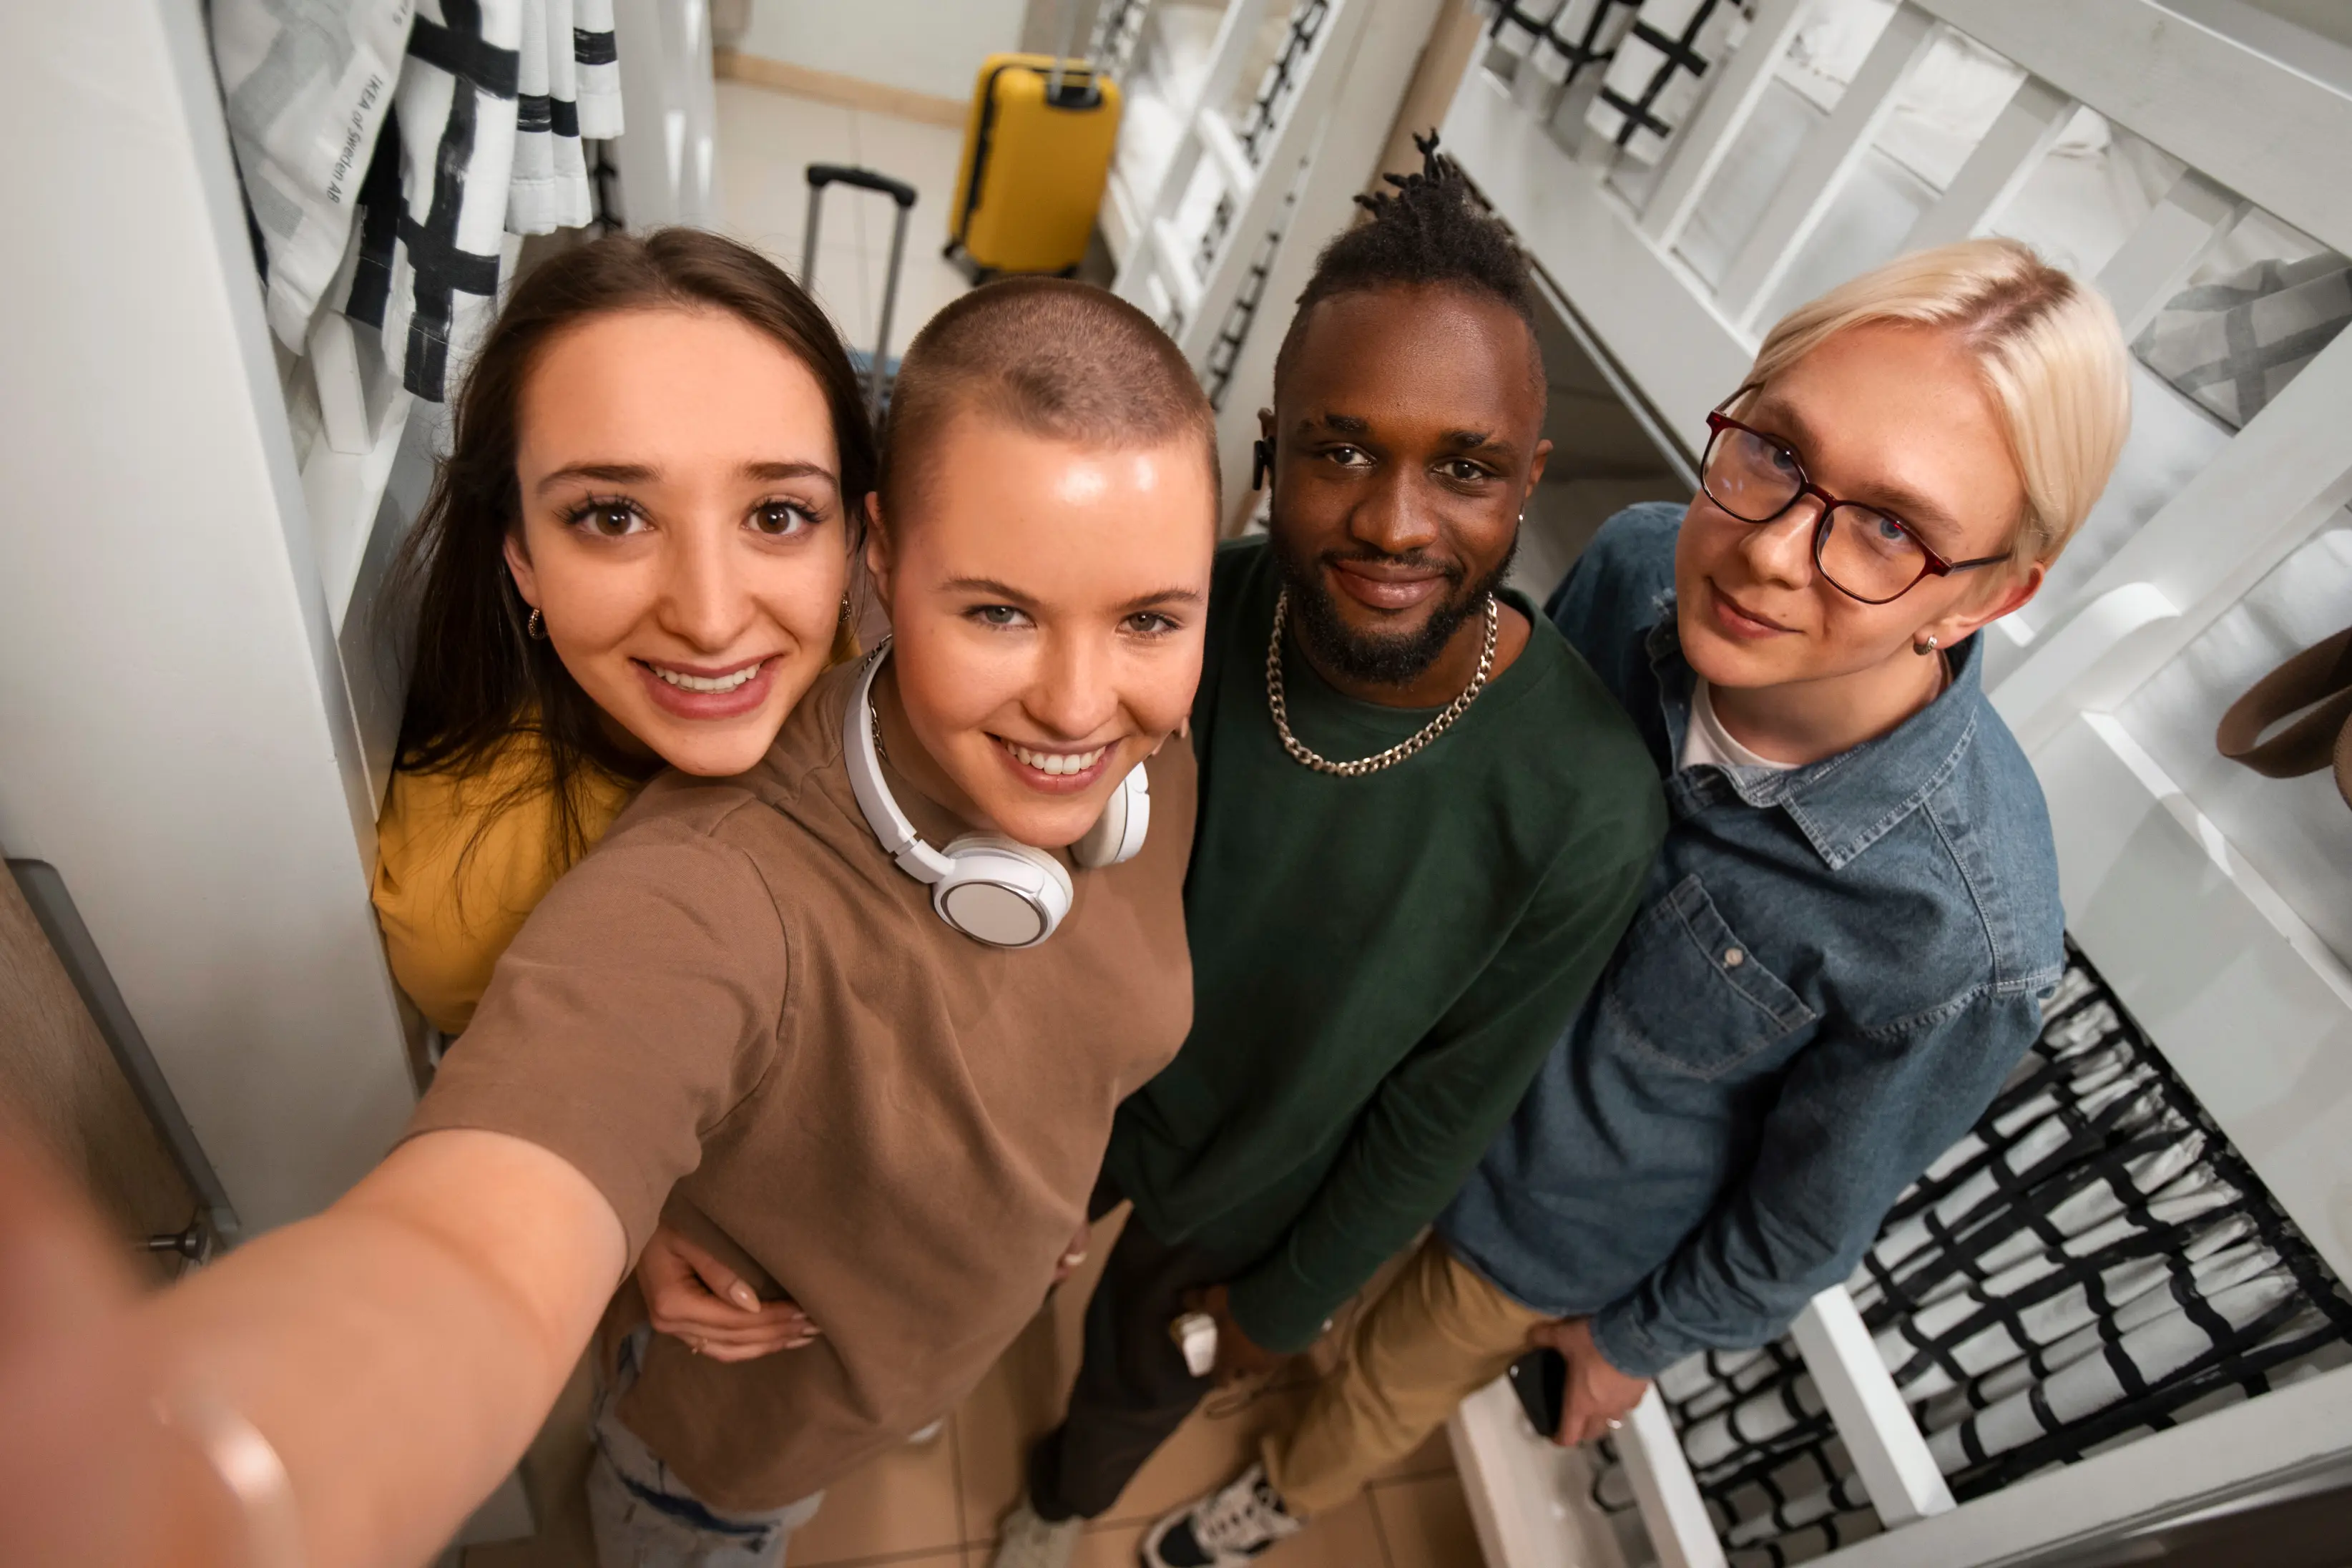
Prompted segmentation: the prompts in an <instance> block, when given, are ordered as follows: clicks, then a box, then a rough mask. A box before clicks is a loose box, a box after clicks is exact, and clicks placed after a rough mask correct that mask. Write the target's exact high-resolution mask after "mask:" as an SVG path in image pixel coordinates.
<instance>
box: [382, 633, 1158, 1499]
mask: <svg viewBox="0 0 2352 1568" xmlns="http://www.w3.org/2000/svg"><path fill="white" fill-rule="evenodd" d="M856 674H857V672H856V668H855V667H845V668H840V669H836V670H834V671H831V672H829V673H828V674H826V675H825V676H824V677H823V678H822V679H820V680H819V682H818V683H817V685H816V687H815V689H814V690H813V691H812V692H811V693H810V695H809V696H808V698H807V699H806V700H803V702H802V703H801V705H800V707H799V708H798V710H795V711H794V713H793V716H792V718H791V719H790V720H789V721H787V722H786V724H785V726H784V730H783V732H782V734H781V735H779V736H778V737H777V741H776V744H775V746H774V747H773V748H772V750H771V751H770V752H769V754H768V756H767V758H766V759H765V760H764V761H763V762H762V763H761V765H760V766H759V767H757V768H755V769H753V770H752V771H751V772H750V773H745V774H743V775H742V776H740V777H739V778H735V779H730V780H725V781H712V780H700V779H692V778H688V777H684V776H682V775H678V774H675V773H672V774H666V775H664V776H663V777H661V778H659V779H657V780H656V781H655V782H654V783H653V784H650V785H648V786H647V787H646V791H645V793H644V794H643V795H640V796H639V797H638V799H637V800H636V801H635V803H634V804H633V805H630V807H629V808H628V809H627V810H626V811H625V812H624V813H623V814H622V816H621V818H620V820H619V821H618V822H617V823H615V824H614V827H613V829H612V831H611V832H610V833H609V834H608V835H607V836H606V837H605V838H604V842H603V843H602V844H601V845H600V846H599V847H597V848H596V849H595V850H594V851H593V852H592V853H591V854H590V855H589V856H588V858H586V859H584V860H583V861H582V862H581V863H580V865H579V866H577V867H575V868H573V869H572V872H571V873H570V874H569V875H567V876H566V877H564V878H563V879H562V880H561V881H560V882H558V883H557V884H556V885H555V888H554V889H553V890H552V891H551V892H550V893H549V894H548V896H547V898H546V899H545V900H544V901H543V902H541V905H540V906H539V908H538V910H536V911H534V912H533V913H532V915H531V917H530V921H528V922H527V923H526V924H525V925H524V926H523V929H522V931H521V934H520V935H519V936H518V937H517V938H516V939H515V942H514V943H513V945H512V946H511V947H510V948H509V949H508V951H507V953H506V956H505V958H504V959H503V960H502V961H501V962H500V963H499V967H498V972H497V974H496V976H495V977H494V978H493V979H492V981H491V983H490V988H489V991H488V994H485V995H484V997H483V998H482V1002H481V1005H480V1007H479V1008H478V1010H477V1011H476V1013H475V1015H474V1019H473V1023H472V1026H471V1027H469V1028H468V1029H467V1031H466V1041H465V1047H464V1048H463V1049H462V1050H457V1051H455V1052H452V1053H451V1054H450V1056H449V1058H448V1059H447V1060H446V1062H445V1063H444V1064H443V1066H442V1068H441V1071H440V1074H439V1076H438V1077H437V1078H436V1080H435V1082H434V1084H433V1087H432V1089H431V1091H430V1092H429V1093H428V1094H427V1095H426V1096H425V1102H424V1103H423V1105H421V1106H420V1107H419V1108H418V1110H417V1112H416V1116H415V1120H414V1121H412V1123H411V1124H410V1131H411V1132H412V1133H415V1132H422V1131H430V1130H435V1129H441V1128H455V1127H472V1128H487V1129H490V1130H493V1131H502V1132H508V1133H511V1134H514V1135H516V1136H519V1137H522V1138H526V1139H529V1140H530V1141H531V1142H535V1143H538V1144H540V1145H541V1146H542V1147H544V1148H546V1149H549V1150H551V1151H552V1152H555V1153H557V1154H560V1155H562V1157H563V1158H564V1159H565V1160H567V1161H569V1162H570V1163H572V1164H573V1165H575V1166H576V1167H578V1168H579V1169H580V1170H581V1171H582V1172H583V1173H584V1174H586V1175H587V1176H588V1178H589V1179H590V1180H591V1181H593V1183H594V1184H596V1186H597V1187H598V1189H599V1190H600V1191H602V1192H603V1193H604V1195H605V1197H606V1198H607V1199H609V1200H610V1201H611V1203H612V1205H613V1207H614V1210H615V1211H616V1212H617V1213H618V1214H619V1215H620V1216H621V1221H622V1224H623V1225H624V1226H625V1227H626V1230H627V1233H628V1244H629V1251H630V1256H631V1257H632V1258H634V1257H635V1255H636V1253H637V1251H638V1249H639V1248H641V1247H643V1246H644V1244H645V1240H646V1235H647V1233H648V1232H649V1231H651V1230H652V1228H653V1226H654V1223H655V1220H656V1216H657V1215H658V1216H660V1217H664V1218H667V1220H669V1222H670V1223H671V1224H672V1225H674V1226H677V1227H678V1228H679V1229H681V1230H683V1231H685V1232H686V1233H687V1234H688V1235H689V1236H692V1237H696V1238H697V1239H698V1240H701V1241H703V1242H705V1243H706V1244H709V1245H712V1246H714V1247H718V1248H719V1251H720V1255H721V1256H722V1257H725V1258H729V1259H730V1261H733V1262H736V1263H738V1264H739V1265H743V1266H746V1268H747V1272H748V1274H749V1276H750V1278H751V1280H752V1282H753V1284H754V1285H755V1286H756V1287H758V1288H759V1289H761V1291H762V1293H763V1294H764V1295H768V1296H773V1295H776V1294H778V1293H779V1292H780V1291H781V1292H789V1293H790V1294H791V1295H792V1296H793V1298H794V1299H795V1300H798V1301H799V1302H800V1303H801V1304H802V1305H803V1307H805V1308H806V1309H807V1310H808V1312H809V1315H810V1316H811V1317H812V1318H813V1319H814V1321H816V1322H817V1323H818V1324H819V1325H820V1326H822V1327H823V1329H824V1337H823V1338H821V1339H819V1340H818V1341H817V1342H815V1343H814V1344H813V1345H811V1346H809V1347H808V1348H806V1349H803V1350H798V1351H786V1352H781V1353H778V1354H775V1355H772V1356H768V1357H765V1358H763V1359H761V1360H759V1361H753V1362H746V1363H735V1364H732V1365H729V1364H722V1363H718V1362H713V1361H708V1360H704V1359H702V1358H700V1357H698V1356H695V1355H693V1354H692V1353H690V1352H688V1350H687V1348H686V1347H685V1346H684V1345H683V1344H681V1343H679V1342H677V1341H676V1340H674V1339H670V1338H667V1336H656V1338H655V1340H654V1342H653V1346H652V1350H651V1353H650V1356H649V1359H648V1361H647V1363H646V1369H645V1373H644V1375H643V1377H642V1378H641V1380H640V1381H639V1382H638V1384H637V1385H636V1387H635V1389H634V1390H633V1391H632V1392H631V1393H630V1394H629V1396H628V1397H627V1398H626V1399H625V1400H624V1401H623V1404H622V1407H621V1417H622V1419H623V1420H624V1421H625V1422H626V1423H627V1425H628V1426H629V1427H630V1429H631V1430H632V1431H634V1432H635V1433H636V1434H637V1435H638V1436H641V1437H643V1438H644V1439H645V1440H646V1444H647V1445H648V1446H649V1447H651V1448H652V1449H653V1450H654V1452H655V1453H656V1454H657V1455H659V1456H660V1457H661V1458H663V1459H664V1460H665V1461H667V1463H668V1464H669V1465H670V1466H671V1467H673V1468H675V1469H676V1470H677V1473H678V1475H679V1477H680V1478H681V1479H683V1480H684V1481H685V1482H686V1484H687V1485H688V1487H689V1488H691V1489H693V1491H694V1493H695V1495H697V1496H698V1497H699V1498H701V1499H702V1500H704V1501H705V1502H708V1503H709V1504H710V1505H711V1506H713V1507H716V1508H720V1509H739V1510H740V1509H765V1508H774V1507H781V1506H782V1505H783V1504H785V1503H788V1502H792V1501H793V1500H798V1499H800V1498H803V1497H806V1496H807V1495H809V1494H810V1493H812V1492H814V1491H816V1490H818V1489H820V1488H822V1487H824V1486H825V1485H826V1484H828V1483H829V1482H830V1481H832V1480H833V1479H835V1478H837V1477H839V1476H841V1475H843V1474H845V1473H846V1472H848V1471H849V1470H852V1469H854V1468H856V1467H857V1466H858V1465H859V1464H861V1463H862V1462H864V1461H865V1460H866V1458H870V1457H871V1456H873V1455H874V1454H876V1453H877V1452H880V1451H881V1450H883V1449H885V1448H887V1447H890V1446H891V1445H893V1444H895V1443H897V1442H898V1441H899V1440H901V1439H902V1438H903V1437H905V1436H907V1434H908V1433H910V1432H912V1431H914V1430H916V1429H917V1428H919V1427H920V1426H923V1425H925V1424H926V1423H928V1422H929V1421H931V1420H933V1419H935V1418H937V1417H938V1416H939V1415H942V1414H944V1413H945V1412H946V1411H947V1410H948V1409H950V1407H951V1406H952V1405H954V1404H955V1403H956V1402H957V1401H958V1400H959V1399H961V1397H962V1396H963V1395H964V1394H966V1393H967V1392H968V1391H969V1390H970V1389H971V1387H972V1385H973V1384H976V1383H977V1382H979V1380H980V1378H981V1376H982V1373H985V1372H986V1371H987V1369H988V1367H989V1365H990V1363H992V1362H993V1361H994V1360H995V1358H996V1357H997V1355H998V1354H999V1353H1000V1352H1002V1351H1003V1350H1004V1348H1005V1347H1006V1346H1007V1345H1009V1344H1010V1343H1011V1342H1012V1341H1013V1338H1014V1336H1015V1335H1016V1334H1018V1333H1019V1331H1020V1330H1021V1328H1022V1327H1023V1325H1024V1323H1026V1322H1027V1321H1028V1320H1029V1319H1030V1318H1031V1317H1032V1316H1033V1315H1034V1313H1035V1312H1036V1310H1037V1308H1038V1306H1039V1305H1040V1303H1041V1302H1042V1300H1044V1297H1045V1289H1046V1286H1047V1284H1048V1282H1049V1280H1050V1279H1051V1277H1052V1273H1053V1268H1054V1265H1055V1260H1056V1259H1057V1258H1059V1256H1060V1255H1061V1253H1062V1251H1063V1249H1064V1248H1065V1247H1066V1246H1067V1244H1068V1242H1069V1239H1070V1237H1071V1234H1072V1233H1073V1232H1074V1231H1076V1229H1077V1227H1078V1226H1079V1225H1080V1223H1081V1222H1082V1221H1083V1220H1084V1218H1085V1215H1086V1205H1087V1195H1088V1194H1089V1192H1090V1191H1091V1189H1092V1187H1093V1185H1094V1182H1095V1177H1096V1173H1097V1168H1098V1167H1099V1165H1100V1164H1101V1161H1102V1154H1103V1148H1104V1145H1105V1143H1106V1142H1108V1139H1109V1136H1110V1125H1111V1113H1112V1110H1114V1109H1115V1108H1116V1107H1117V1106H1118V1102H1119V1100H1121V1099H1122V1098H1124V1097H1125V1096H1126V1095H1127V1094H1128V1093H1129V1091H1130V1090H1132V1089H1135V1088H1136V1087H1138V1086H1139V1085H1140V1084H1141V1083H1142V1082H1143V1081H1144V1080H1145V1079H1149V1078H1150V1077H1151V1075H1152V1074H1154V1073H1156V1072H1157V1071H1159V1069H1160V1068H1161V1067H1162V1066H1164V1065H1165V1064H1166V1063H1167V1062H1168V1060H1169V1059H1170V1058H1171V1057H1172V1056H1174V1055H1175V1052H1176V1048H1177V1047H1178V1046H1179V1045H1180V1044H1181V1043H1182V1041H1183V1038H1184V1036H1185V1033H1186V1031H1187V1030H1188V1029H1189V1028H1190V1026H1191V1024H1192V964H1191V960H1190V958H1189V957H1188V955H1187V953H1186V951H1185V942H1184V919H1183V906H1182V889H1183V878H1184V868H1185V862H1186V859H1187V858H1188V856H1189V855H1190V853H1191V848H1192V809H1193V791H1194V777H1193V765H1192V753H1191V752H1190V751H1189V750H1188V749H1186V747H1185V746H1184V745H1183V743H1182V742H1172V743H1171V744H1170V745H1168V746H1166V747H1164V748H1162V750H1161V752H1160V755H1159V756H1158V757H1156V758H1154V759H1153V760H1152V762H1151V763H1150V764H1149V765H1150V779H1151V797H1152V812H1151V830H1150V837H1149V839H1148V840H1147V842H1146V844H1145V846H1144V848H1143V852H1142V853H1141V854H1140V855H1139V856H1138V857H1137V858H1135V859H1133V860H1131V861H1129V862H1128V863H1127V864H1125V865H1123V866H1114V867H1108V868H1102V869H1099V870H1085V871H1074V872H1073V874H1072V880H1073V881H1074V882H1075V884H1076V889H1077V897H1076V904H1075V906H1074V907H1073V909H1072V910H1071V912H1070V915H1069V917H1068V918H1067V919H1066V920H1065V921H1063V922H1062V925H1061V928H1060V929H1059V930H1058V931H1055V934H1054V935H1053V936H1052V937H1051V938H1049V939H1048V940H1047V941H1046V942H1045V943H1044V944H1042V945H1041V946H1038V947H1035V948H1031V949H1028V950H1025V951H1023V952H1006V951H1003V950H1002V949H997V948H991V947H986V946H983V945H982V944H981V943H979V942H974V941H972V940H971V938H969V937H966V936H963V935H961V934H960V933H959V932H957V931H953V930H951V929H950V928H949V927H948V925H947V924H946V923H945V922H943V921H941V920H940V918H939V917H938V915H936V914H934V913H933V912H932V910H931V907H930V889H929V888H927V887H925V886H924V885H923V884H921V883H919V882H917V881H916V880H914V879H912V878H910V877H908V875H906V873H904V872H902V871H900V870H899V869H898V868H897V867H896V866H895V865H893V864H892V863H891V862H890V860H889V859H888V858H887V857H886V856H885V855H884V854H883V853H882V849H881V847H880V846H879V845H878V844H877V842H876V841H875V838H874V835H873V834H872V832H871V831H869V830H868V829H867V827H866V822H865V819H864V818H863V817H862V816H860V815H859V814H858V810H857V805H856V800H855V799H854V797H853V796H852V795H851V794H850V789H849V780H848V774H847V773H846V771H845V768H844V766H843V762H842V752H841V728H842V715H843V710H844V707H845V704H846V702H847V701H848V699H849V695H850V692H851V690H852V689H853V686H854V683H855V681H856ZM886 771H887V769H886ZM890 784H891V788H892V791H893V793H894V794H896V795H897V796H898V801H899V803H900V805H902V806H903V807H904V808H905V809H906V811H907V813H908V816H910V817H911V818H912V819H913V820H914V822H915V825H916V826H917V827H918V828H919V829H920V830H921V831H922V832H923V834H924V836H925V837H927V838H929V840H930V842H932V843H933V844H938V845H943V844H945V843H946V842H947V841H948V840H949V839H950V838H951V837H954V836H955V835H956V833H957V832H959V831H961V826H960V825H959V824H958V823H957V822H956V820H955V819H954V818H953V817H951V816H950V815H949V814H947V813H946V812H944V811H942V810H941V809H940V808H939V807H937V806H935V805H932V804H931V803H930V802H929V801H927V800H925V799H924V798H922V797H920V796H919V795H916V794H915V793H914V791H913V789H912V788H911V786H909V785H908V784H907V783H906V782H905V780H904V779H903V778H900V777H898V775H896V774H891V775H890ZM644 1311H645V1308H644V1303H643V1300H642V1299H641V1298H640V1297H639V1296H638V1294H637V1291H636V1289H635V1286H634V1285H627V1286H625V1287H624V1289H622V1291H621V1293H620V1295H619V1296H617V1297H615V1299H614V1305H613V1309H612V1310H611V1311H609V1312H608V1313H607V1314H606V1318H605V1324H604V1344H605V1347H606V1352H607V1353H608V1354H609V1352H610V1348H611V1345H612V1343H613V1342H614V1340H615V1339H616V1338H617V1336H618V1335H619V1334H621V1333H623V1332H625V1331H627V1330H628V1329H629V1328H631V1327H634V1326H635V1324H636V1323H638V1322H640V1321H643V1318H644Z"/></svg>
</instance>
